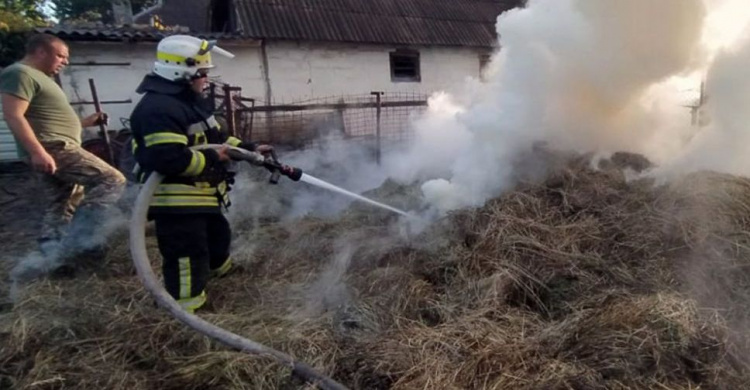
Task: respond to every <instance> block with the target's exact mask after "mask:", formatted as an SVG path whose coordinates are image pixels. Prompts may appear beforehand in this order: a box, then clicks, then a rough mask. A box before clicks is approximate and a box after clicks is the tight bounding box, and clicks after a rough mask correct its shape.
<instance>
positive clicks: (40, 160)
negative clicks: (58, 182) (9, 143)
mask: <svg viewBox="0 0 750 390" xmlns="http://www.w3.org/2000/svg"><path fill="white" fill-rule="evenodd" d="M31 166H32V167H33V168H34V170H35V171H39V172H42V173H48V174H50V175H54V174H55V171H57V164H56V163H55V159H53V158H52V156H50V154H49V153H47V151H46V150H44V149H40V150H39V151H38V152H36V153H33V154H32V155H31Z"/></svg>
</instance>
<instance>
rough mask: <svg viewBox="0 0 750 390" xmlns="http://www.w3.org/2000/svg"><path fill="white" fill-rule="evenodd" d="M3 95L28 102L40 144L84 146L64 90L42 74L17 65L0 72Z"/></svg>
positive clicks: (30, 117) (76, 119)
mask: <svg viewBox="0 0 750 390" xmlns="http://www.w3.org/2000/svg"><path fill="white" fill-rule="evenodd" d="M0 93H7V94H10V95H13V96H16V97H18V98H20V99H23V100H26V101H27V102H29V108H28V110H26V115H25V116H26V119H27V120H28V121H29V124H30V125H31V128H32V129H33V130H34V134H36V137H37V139H38V140H39V141H40V142H50V141H67V142H74V143H76V144H80V143H81V121H80V119H79V118H78V115H77V114H76V112H75V110H73V107H71V106H70V103H68V97H67V96H65V92H63V90H62V88H60V86H59V85H57V83H55V80H53V79H52V78H51V77H49V76H47V75H46V74H44V73H43V72H41V71H39V70H37V69H34V68H32V67H30V66H28V65H24V64H22V63H20V62H17V63H15V64H13V65H11V66H9V67H7V68H5V69H3V71H2V72H0ZM19 146H20V145H19ZM20 149H21V148H20V147H19V152H23V154H25V151H21V150H20Z"/></svg>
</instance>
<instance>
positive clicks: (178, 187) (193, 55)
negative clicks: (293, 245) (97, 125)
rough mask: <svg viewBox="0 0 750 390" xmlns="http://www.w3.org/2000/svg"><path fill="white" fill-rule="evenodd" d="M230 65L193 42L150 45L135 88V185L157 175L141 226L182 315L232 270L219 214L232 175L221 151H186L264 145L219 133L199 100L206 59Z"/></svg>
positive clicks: (173, 39) (182, 38)
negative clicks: (148, 228)
mask: <svg viewBox="0 0 750 390" xmlns="http://www.w3.org/2000/svg"><path fill="white" fill-rule="evenodd" d="M212 54H219V55H222V56H225V57H229V58H232V57H233V55H232V54H231V53H229V52H227V51H226V50H223V49H221V48H220V47H218V46H216V45H215V43H214V42H209V41H206V40H202V39H199V38H195V37H191V36H186V35H173V36H170V37H167V38H164V39H162V40H161V41H160V42H159V44H158V46H157V53H156V62H155V63H154V68H153V72H152V73H150V74H148V75H146V76H145V77H144V79H143V81H142V82H141V84H140V86H138V88H137V90H136V91H137V92H138V93H140V94H144V96H143V98H142V99H141V101H140V102H139V103H138V105H137V106H136V107H135V109H134V110H133V113H132V114H131V117H130V125H131V130H132V133H133V149H134V154H135V159H136V162H137V163H138V169H139V173H138V176H139V180H140V181H141V182H143V181H145V180H146V179H147V178H148V176H149V174H150V173H151V172H154V171H156V172H159V173H161V174H163V175H165V178H164V180H163V182H162V184H161V185H159V187H158V188H157V190H156V193H155V194H154V197H153V200H152V202H151V204H150V205H149V219H152V220H154V222H155V224H156V237H157V241H158V244H159V251H160V252H161V255H162V258H163V275H164V285H165V288H166V290H167V292H168V293H169V294H170V295H171V296H172V297H173V298H174V299H175V300H176V301H177V302H178V303H179V304H180V305H181V306H182V307H183V308H184V309H185V310H187V311H188V312H191V313H192V312H194V311H195V310H196V309H198V308H199V307H201V306H202V305H203V304H204V303H205V302H206V292H205V287H206V283H207V282H208V279H209V277H218V276H223V275H225V274H226V273H227V272H228V271H229V270H230V269H231V268H232V260H231V259H230V256H229V246H230V241H231V230H230V227H229V223H228V221H227V220H226V218H225V217H224V215H223V212H222V209H226V208H227V207H228V206H229V200H228V198H227V191H228V190H229V184H231V183H232V181H233V179H232V174H231V173H230V172H228V171H227V169H226V162H227V161H229V156H228V153H227V148H226V147H224V148H222V149H218V150H215V149H200V150H196V149H191V148H190V147H192V146H194V145H200V144H207V143H210V144H228V145H232V146H238V147H241V148H244V149H247V150H250V151H256V152H259V153H268V152H270V151H271V150H272V148H271V146H269V145H257V146H256V145H255V144H253V143H251V142H242V141H241V140H240V139H237V138H235V137H230V136H228V135H227V134H226V133H224V132H222V131H221V128H220V125H219V124H218V122H217V121H216V119H215V118H214V116H213V115H212V112H211V109H210V107H211V104H210V102H209V101H208V99H206V98H205V97H204V94H203V92H204V90H205V89H206V87H207V84H208V81H207V76H208V72H209V70H210V69H211V68H213V67H214V65H213V63H212V60H211V55H212Z"/></svg>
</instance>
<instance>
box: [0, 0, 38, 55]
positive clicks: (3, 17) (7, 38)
mask: <svg viewBox="0 0 750 390" xmlns="http://www.w3.org/2000/svg"><path fill="white" fill-rule="evenodd" d="M43 2H44V0H0V68H2V67H5V66H8V65H9V64H11V63H13V62H14V61H17V60H19V59H20V58H21V57H22V56H23V49H24V45H25V43H26V36H27V35H28V34H29V33H30V32H31V29H33V28H34V27H39V26H44V25H45V24H47V18H46V17H45V15H44V12H42V3H43Z"/></svg>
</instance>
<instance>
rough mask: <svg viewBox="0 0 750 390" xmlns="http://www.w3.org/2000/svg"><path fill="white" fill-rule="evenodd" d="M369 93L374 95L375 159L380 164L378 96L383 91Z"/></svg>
mask: <svg viewBox="0 0 750 390" xmlns="http://www.w3.org/2000/svg"><path fill="white" fill-rule="evenodd" d="M370 94H371V95H375V161H376V162H377V163H378V165H380V158H381V155H382V151H381V141H380V111H381V108H382V107H381V100H380V97H381V96H382V95H383V92H370Z"/></svg>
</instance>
